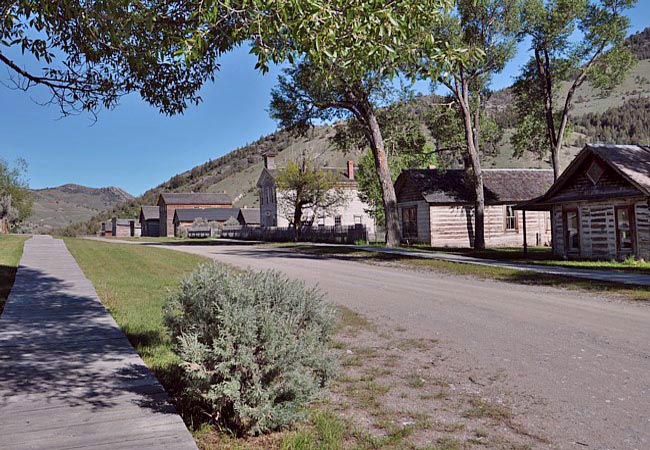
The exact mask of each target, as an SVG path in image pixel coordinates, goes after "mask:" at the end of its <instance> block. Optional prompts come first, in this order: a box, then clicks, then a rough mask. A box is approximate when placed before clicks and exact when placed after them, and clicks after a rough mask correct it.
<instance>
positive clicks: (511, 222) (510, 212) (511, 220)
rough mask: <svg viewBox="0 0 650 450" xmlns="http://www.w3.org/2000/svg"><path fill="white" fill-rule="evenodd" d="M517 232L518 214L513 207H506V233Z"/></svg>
mask: <svg viewBox="0 0 650 450" xmlns="http://www.w3.org/2000/svg"><path fill="white" fill-rule="evenodd" d="M516 230H517V213H516V211H515V209H514V207H513V206H512V205H506V231H516Z"/></svg>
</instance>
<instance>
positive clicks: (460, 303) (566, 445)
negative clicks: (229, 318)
mask: <svg viewBox="0 0 650 450" xmlns="http://www.w3.org/2000/svg"><path fill="white" fill-rule="evenodd" d="M172 248H174V249H176V250H182V251H187V252H191V253H196V254H200V255H204V256H208V257H212V258H214V259H216V260H219V261H223V262H227V263H230V264H233V265H237V266H241V267H250V268H254V269H279V270H281V271H283V272H285V273H286V274H288V275H290V276H292V277H296V278H301V279H303V280H305V281H306V282H307V283H308V284H318V285H319V286H320V287H321V288H322V289H323V290H324V291H325V292H326V293H327V294H328V298H329V300H330V301H332V302H334V303H338V304H342V305H346V306H348V307H350V308H353V309H355V310H357V311H358V312H360V313H363V314H365V315H366V316H368V317H369V318H372V319H374V320H376V321H378V322H379V323H380V324H382V326H385V327H388V328H391V329H396V328H402V329H407V333H408V334H409V335H411V336H413V337H423V338H435V339H439V340H440V341H441V344H442V345H441V346H442V347H444V348H447V349H449V360H448V363H449V364H450V367H451V366H453V367H456V368H465V369H466V371H468V372H470V373H473V374H478V375H474V376H475V377H476V376H478V377H482V379H485V380H492V381H495V380H496V381H498V382H496V383H495V384H494V386H495V388H496V389H498V390H499V392H501V393H502V394H503V396H504V398H506V399H507V401H509V402H510V404H511V405H512V406H513V408H514V410H515V411H516V412H517V414H518V416H519V417H520V418H521V420H522V421H524V422H525V424H526V426H527V427H529V428H530V429H531V430H533V431H534V432H535V433H538V434H541V435H543V436H546V437H548V438H549V439H550V441H551V442H552V444H540V447H539V448H559V449H574V448H581V449H585V448H586V449H602V450H604V449H616V450H619V449H620V450H623V449H626V450H627V449H638V450H646V449H650V307H648V305H645V304H635V303H630V302H617V301H611V300H607V299H604V298H596V297H593V296H589V295H585V294H580V293H575V292H569V291H563V290H559V289H552V288H544V287H532V286H523V285H516V284H506V283H499V282H491V281H480V280H473V279H467V278H462V277H455V276H450V275H440V274H432V273H418V272H414V271H409V270H400V269H395V268H389V267H382V266H374V265H368V264H363V263H359V262H354V261H344V260H340V259H332V258H325V257H318V256H311V255H305V254H299V253H294V252H292V251H289V250H282V249H277V248H264V247H255V246H239V245H231V246H218V245H216V246H173V247H172ZM478 383H479V384H480V383H481V382H480V381H479V382H478Z"/></svg>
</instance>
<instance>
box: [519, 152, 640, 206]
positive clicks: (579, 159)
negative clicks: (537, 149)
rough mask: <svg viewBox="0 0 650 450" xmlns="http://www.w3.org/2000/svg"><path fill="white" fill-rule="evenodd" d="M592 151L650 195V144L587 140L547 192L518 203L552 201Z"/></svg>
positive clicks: (538, 203) (539, 203)
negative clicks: (594, 142) (590, 142)
mask: <svg viewBox="0 0 650 450" xmlns="http://www.w3.org/2000/svg"><path fill="white" fill-rule="evenodd" d="M591 155H594V156H595V157H596V158H597V159H598V160H600V161H602V162H603V163H605V164H607V165H608V166H609V167H611V168H612V169H614V171H616V172H617V173H618V174H619V175H620V176H621V177H623V178H624V179H625V180H627V181H628V182H629V183H630V184H631V185H632V186H633V187H634V188H636V189H637V190H638V191H639V192H640V193H641V194H643V195H646V196H650V147H646V146H643V145H617V144H587V145H586V146H585V147H584V148H583V149H582V150H581V151H580V153H578V154H577V155H576V157H575V158H574V159H573V161H571V163H570V164H569V165H568V166H567V168H566V169H565V170H564V172H562V175H560V177H559V178H558V179H557V181H556V182H555V183H554V184H553V186H551V187H550V188H549V190H548V191H547V192H546V193H544V194H543V195H541V196H538V197H537V198H534V199H533V200H531V201H528V202H525V203H523V204H522V205H518V207H519V208H523V209H534V208H535V207H540V206H543V205H547V204H549V203H552V197H554V196H555V195H556V194H557V193H558V192H559V191H560V190H561V189H562V188H563V187H564V186H565V185H566V184H567V183H568V182H570V181H571V180H572V179H573V177H574V176H575V175H576V171H578V170H579V169H580V167H581V166H582V163H583V162H584V161H585V160H586V159H587V158H588V157H590V156H591ZM576 200H577V199H576Z"/></svg>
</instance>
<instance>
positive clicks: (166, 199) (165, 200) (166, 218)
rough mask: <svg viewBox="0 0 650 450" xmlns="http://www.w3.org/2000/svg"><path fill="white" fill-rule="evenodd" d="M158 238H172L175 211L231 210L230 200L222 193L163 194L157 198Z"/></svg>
mask: <svg viewBox="0 0 650 450" xmlns="http://www.w3.org/2000/svg"><path fill="white" fill-rule="evenodd" d="M158 207H159V208H160V222H159V224H160V225H159V232H160V236H169V237H172V236H174V213H175V211H176V210H177V209H205V208H232V199H231V198H230V197H229V196H228V194H226V193H224V192H214V193H212V192H202V193H194V192H179V193H177V192H163V193H162V194H160V196H159V197H158Z"/></svg>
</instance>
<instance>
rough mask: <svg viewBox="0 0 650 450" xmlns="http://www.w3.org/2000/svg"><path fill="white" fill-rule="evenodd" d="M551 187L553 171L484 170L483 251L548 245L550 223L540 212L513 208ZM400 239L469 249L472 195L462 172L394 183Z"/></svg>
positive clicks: (404, 177) (413, 173) (408, 174)
mask: <svg viewBox="0 0 650 450" xmlns="http://www.w3.org/2000/svg"><path fill="white" fill-rule="evenodd" d="M552 183H553V172H552V171H550V170H539V169H484V170H483V184H484V192H485V205H486V206H485V243H486V245H487V246H493V247H494V246H518V245H522V244H523V239H524V238H523V235H524V230H525V231H526V232H527V233H526V236H527V243H528V245H550V241H551V224H550V220H549V219H550V218H549V214H548V213H547V212H544V211H539V212H532V213H530V214H526V215H525V219H526V223H525V225H524V214H523V213H522V211H516V210H515V209H514V206H515V204H517V203H520V202H523V201H526V200H529V199H531V198H535V197H537V196H539V195H541V194H542V193H544V192H545V191H546V189H548V188H549V186H550V185H551V184H552ZM395 193H396V195H397V206H398V213H399V217H400V222H401V230H402V240H403V241H404V242H405V243H419V244H426V245H430V246H434V247H468V246H472V245H473V244H474V209H475V207H474V204H475V198H476V196H475V194H474V187H473V184H472V181H471V180H470V179H469V178H468V177H467V174H466V172H465V171H464V170H461V169H449V170H442V169H413V170H405V171H404V172H402V173H401V174H400V176H399V177H398V178H397V181H396V182H395Z"/></svg>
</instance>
